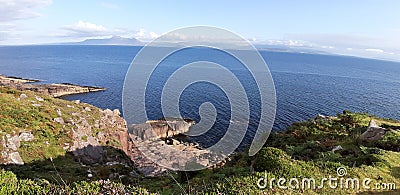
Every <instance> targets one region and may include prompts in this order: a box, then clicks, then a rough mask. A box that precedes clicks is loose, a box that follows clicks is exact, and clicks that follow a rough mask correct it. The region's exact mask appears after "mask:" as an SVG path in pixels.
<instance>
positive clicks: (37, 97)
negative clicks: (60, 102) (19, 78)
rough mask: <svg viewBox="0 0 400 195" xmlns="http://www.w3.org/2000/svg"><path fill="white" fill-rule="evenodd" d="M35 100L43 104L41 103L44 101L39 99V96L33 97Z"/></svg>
mask: <svg viewBox="0 0 400 195" xmlns="http://www.w3.org/2000/svg"><path fill="white" fill-rule="evenodd" d="M35 98H36V100H37V101H39V102H43V101H44V99H43V98H41V97H39V96H35Z"/></svg>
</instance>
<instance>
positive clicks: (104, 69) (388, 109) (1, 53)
mask: <svg viewBox="0 0 400 195" xmlns="http://www.w3.org/2000/svg"><path fill="white" fill-rule="evenodd" d="M141 48H142V47H140V46H94V45H92V46H89V45H42V46H1V47H0V74H3V75H9V76H17V77H23V78H33V79H40V80H42V82H41V83H73V84H78V85H88V86H99V87H105V88H107V90H105V91H101V92H93V93H86V94H76V95H69V96H64V97H62V99H66V100H77V99H79V100H81V102H85V103H89V104H92V105H95V106H97V107H100V108H102V109H106V108H109V109H112V110H113V109H119V110H121V111H122V91H123V85H124V79H125V76H126V73H127V71H128V68H129V66H130V64H131V62H132V60H133V59H134V57H135V56H136V55H137V53H138V52H139V51H140V49H141ZM259 52H260V54H261V56H262V57H263V58H264V60H265V61H266V63H267V65H268V68H269V70H270V72H271V75H272V78H273V81H274V86H275V90H276V100H277V107H276V117H275V122H274V125H273V131H281V130H284V129H285V128H286V127H288V126H289V125H291V124H292V123H295V122H299V121H303V120H307V119H310V118H313V117H315V116H316V115H318V114H322V115H337V114H338V113H341V112H343V110H350V111H353V112H367V113H369V114H372V115H376V116H378V117H383V118H393V119H398V120H400V63H399V62H392V61H383V60H375V59H366V58H358V57H350V56H340V55H330V54H312V53H299V52H284V51H268V50H259ZM199 60H203V61H212V62H215V63H218V64H221V65H223V66H224V67H226V68H227V69H229V70H230V71H231V72H233V73H234V75H235V76H236V77H237V78H238V79H239V81H240V82H241V83H242V85H243V87H244V88H245V90H246V93H247V96H248V99H249V106H250V114H251V116H250V126H249V128H248V130H247V131H248V133H247V134H246V138H245V139H244V140H243V143H242V144H244V145H245V144H248V143H250V142H251V139H252V136H254V132H255V130H256V129H257V127H258V125H259V123H258V121H257V120H259V116H260V112H261V111H260V109H259V104H260V96H259V95H258V93H257V87H256V85H255V82H254V80H253V79H252V78H251V75H250V74H249V72H248V70H247V69H246V68H244V67H243V66H242V65H240V64H238V63H237V62H234V61H233V60H232V59H231V58H226V56H225V55H224V54H223V53H221V52H215V51H213V52H209V51H207V50H205V49H197V48H191V49H187V50H184V51H182V52H181V53H180V54H177V55H174V56H171V57H169V58H167V59H166V60H164V61H163V62H162V63H160V65H159V66H158V68H157V69H156V70H155V71H154V73H153V75H152V76H151V80H150V81H149V84H148V86H147V89H146V105H145V108H146V111H147V114H148V116H147V117H148V118H149V119H158V118H161V117H164V116H163V114H162V110H161V94H162V88H163V85H164V84H165V82H166V81H167V79H168V77H169V76H170V75H171V74H172V73H173V72H174V71H176V70H177V69H178V68H180V67H182V66H183V65H184V64H186V63H190V62H194V61H199ZM204 68H206V67H204ZM193 74H196V71H193ZM189 76H190V75H189ZM204 102H210V103H212V104H213V105H214V107H215V109H216V112H217V116H216V117H217V120H216V121H217V122H216V123H215V124H214V125H213V126H212V127H211V129H210V130H209V131H208V132H207V133H206V134H204V135H202V136H196V137H193V140H195V141H197V142H199V143H201V144H202V145H203V146H205V147H207V146H210V145H212V144H213V143H215V142H216V141H218V139H220V138H221V136H223V135H224V133H225V131H226V129H227V127H228V126H229V124H230V122H232V121H231V118H230V112H231V110H230V106H229V99H228V98H227V96H226V94H225V93H224V91H223V90H221V89H219V88H218V86H215V85H212V84H209V83H207V82H199V83H197V84H193V85H190V86H189V87H188V88H187V89H185V90H184V91H183V92H182V94H181V97H180V102H179V111H180V113H181V115H182V116H183V117H187V118H192V119H194V120H195V121H197V122H198V121H199V120H200V114H199V107H200V105H201V104H202V103H204ZM165 117H168V116H165Z"/></svg>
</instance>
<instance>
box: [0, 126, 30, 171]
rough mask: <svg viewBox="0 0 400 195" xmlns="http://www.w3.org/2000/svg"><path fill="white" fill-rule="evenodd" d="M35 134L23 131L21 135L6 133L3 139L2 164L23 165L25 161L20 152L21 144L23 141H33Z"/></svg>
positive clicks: (0, 158)
mask: <svg viewBox="0 0 400 195" xmlns="http://www.w3.org/2000/svg"><path fill="white" fill-rule="evenodd" d="M33 139H34V136H33V135H32V133H30V132H21V133H19V135H14V136H12V135H10V134H6V135H5V136H3V137H2V140H1V147H2V148H3V149H2V150H1V156H0V162H1V164H5V165H7V164H16V165H23V164H24V161H23V160H22V158H21V156H20V155H19V153H18V148H19V147H20V146H21V141H22V142H29V141H33Z"/></svg>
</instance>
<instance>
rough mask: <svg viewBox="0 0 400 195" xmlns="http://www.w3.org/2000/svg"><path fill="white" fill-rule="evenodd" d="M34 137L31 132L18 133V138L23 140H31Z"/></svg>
mask: <svg viewBox="0 0 400 195" xmlns="http://www.w3.org/2000/svg"><path fill="white" fill-rule="evenodd" d="M34 138H35V137H34V136H33V135H32V133H31V132H22V133H20V134H19V139H20V140H21V141H24V142H29V141H32V140H33V139H34Z"/></svg>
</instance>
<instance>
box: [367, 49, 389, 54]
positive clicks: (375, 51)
mask: <svg viewBox="0 0 400 195" xmlns="http://www.w3.org/2000/svg"><path fill="white" fill-rule="evenodd" d="M365 51H368V52H374V53H384V52H385V51H383V50H382V49H365Z"/></svg>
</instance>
